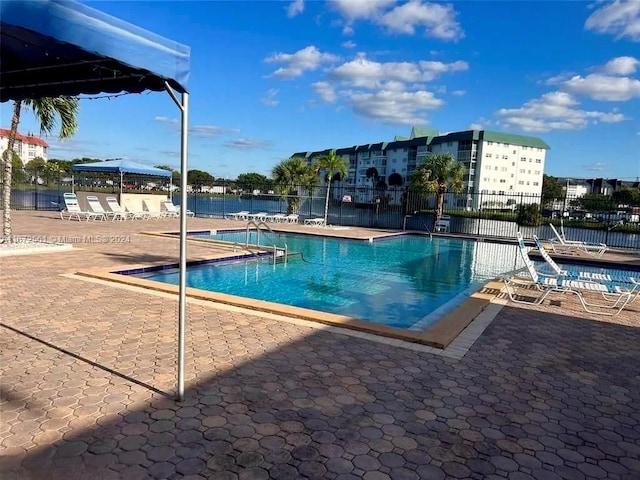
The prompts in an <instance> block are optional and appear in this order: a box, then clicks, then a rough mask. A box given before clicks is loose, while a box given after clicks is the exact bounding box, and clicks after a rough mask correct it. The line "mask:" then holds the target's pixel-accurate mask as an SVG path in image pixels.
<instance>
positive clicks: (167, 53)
mask: <svg viewBox="0 0 640 480" xmlns="http://www.w3.org/2000/svg"><path fill="white" fill-rule="evenodd" d="M0 23H1V26H2V43H0V59H1V61H2V77H1V78H0V101H3V102H4V101H6V100H10V99H11V100H16V99H24V98H39V97H47V96H60V95H78V94H81V93H85V94H86V93H88V94H97V93H103V92H106V93H117V92H123V91H124V92H131V93H140V92H144V91H145V90H153V91H164V90H165V82H167V83H169V85H170V86H171V87H172V88H173V89H175V90H176V91H178V92H180V93H183V92H186V91H187V89H186V85H187V81H188V78H189V63H190V49H189V47H187V46H185V45H182V44H180V43H177V42H174V41H171V40H167V39H165V38H163V37H160V36H158V35H156V34H154V33H151V32H148V31H146V30H143V29H141V28H139V27H136V26H135V25H131V24H129V23H127V22H124V21H122V20H119V19H117V18H114V17H112V16H110V15H107V14H105V13H103V12H100V11H98V10H95V9H93V8H90V7H87V6H86V5H82V4H80V3H77V2H72V1H66V0H64V1H57V0H30V1H26V2H25V1H23V0H20V1H14V0H3V1H2V2H0Z"/></svg>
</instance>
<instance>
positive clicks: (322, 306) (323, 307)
mask: <svg viewBox="0 0 640 480" xmlns="http://www.w3.org/2000/svg"><path fill="white" fill-rule="evenodd" d="M245 235H246V233H245V232H244V231H243V232H233V233H218V234H217V235H202V236H199V238H210V239H216V240H227V241H234V242H238V243H244V241H245ZM276 237H277V238H276V242H277V243H278V244H279V245H283V243H284V242H286V243H287V246H288V250H289V252H290V253H291V252H299V253H301V255H292V256H290V257H289V261H288V262H287V263H286V264H285V263H277V264H276V265H274V264H273V262H272V257H269V258H266V257H265V258H264V259H262V260H255V259H249V260H244V259H243V260H236V261H226V262H216V263H209V264H204V265H199V266H190V267H189V268H188V271H187V280H186V282H187V286H189V287H195V288H199V289H203V290H209V291H214V292H221V293H227V294H232V295H237V296H241V297H249V298H253V299H259V300H266V301H270V302H277V303H282V304H286V305H292V306H297V307H304V308H309V309H313V310H320V311H323V312H329V313H334V314H340V315H346V316H349V317H355V318H358V319H362V320H366V321H370V322H376V323H381V324H384V325H388V326H392V327H398V328H405V329H414V330H424V329H425V328H427V327H428V326H429V325H430V324H432V323H434V322H435V321H437V320H438V319H439V318H441V317H442V316H443V315H444V314H446V313H448V312H449V311H451V310H453V309H454V308H455V307H456V306H458V305H459V304H460V303H461V302H462V301H464V299H466V298H467V297H468V295H469V294H470V293H472V292H473V291H476V290H478V289H479V288H480V287H481V286H482V285H483V284H484V283H485V282H486V281H487V280H489V279H492V278H494V277H495V276H496V275H498V274H500V273H503V272H505V271H509V270H512V269H514V268H519V267H520V266H521V265H520V264H518V263H517V261H516V260H517V257H516V253H517V252H516V247H515V246H514V245H504V244H497V243H483V242H475V241H465V240H457V239H445V238H433V239H430V238H429V237H427V236H417V235H398V236H395V237H390V238H386V239H381V240H376V241H373V242H369V241H362V240H346V239H335V238H327V237H317V236H306V235H292V234H286V235H284V234H278V235H276ZM271 238H273V236H271ZM260 240H261V243H262V244H263V245H269V242H268V241H266V239H265V236H264V234H263V235H262V236H261V239H260ZM250 243H256V237H255V236H253V237H251V238H250ZM140 276H142V277H144V278H147V279H150V280H156V281H160V282H166V283H171V284H178V271H177V270H162V271H157V272H147V273H144V274H141V275H140Z"/></svg>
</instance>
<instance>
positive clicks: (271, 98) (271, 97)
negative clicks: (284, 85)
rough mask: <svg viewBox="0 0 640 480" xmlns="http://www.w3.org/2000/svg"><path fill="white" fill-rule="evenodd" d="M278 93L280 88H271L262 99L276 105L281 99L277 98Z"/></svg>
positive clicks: (270, 105) (270, 104) (271, 105)
mask: <svg viewBox="0 0 640 480" xmlns="http://www.w3.org/2000/svg"><path fill="white" fill-rule="evenodd" d="M277 94H278V90H277V89H276V88H270V89H269V90H267V93H266V94H265V96H264V97H263V98H262V100H260V101H261V102H262V103H264V104H265V105H267V106H269V107H275V106H276V105H278V104H279V103H280V101H279V100H276V95H277Z"/></svg>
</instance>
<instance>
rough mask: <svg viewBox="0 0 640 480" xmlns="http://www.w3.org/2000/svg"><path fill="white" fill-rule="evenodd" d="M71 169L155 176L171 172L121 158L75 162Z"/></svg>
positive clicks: (168, 175) (169, 175)
mask: <svg viewBox="0 0 640 480" xmlns="http://www.w3.org/2000/svg"><path fill="white" fill-rule="evenodd" d="M72 169H73V170H74V171H76V172H102V173H134V174H137V175H153V176H155V177H171V176H172V173H171V172H170V171H168V170H163V169H162V168H156V167H150V166H148V165H145V164H143V163H138V162H134V161H131V160H123V159H121V160H106V161H104V162H94V163H76V164H75V165H73V167H72Z"/></svg>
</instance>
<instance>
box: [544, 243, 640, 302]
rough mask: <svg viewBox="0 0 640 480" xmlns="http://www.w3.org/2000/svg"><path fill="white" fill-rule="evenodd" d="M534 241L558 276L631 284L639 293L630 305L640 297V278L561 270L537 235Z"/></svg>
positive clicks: (633, 290)
mask: <svg viewBox="0 0 640 480" xmlns="http://www.w3.org/2000/svg"><path fill="white" fill-rule="evenodd" d="M533 241H534V242H535V244H536V247H538V252H539V253H540V256H541V257H542V258H543V259H544V261H545V262H547V265H549V267H550V268H551V270H552V271H553V273H555V274H556V275H558V276H563V277H569V278H573V279H578V280H588V281H591V282H598V283H603V282H610V283H624V284H629V285H630V286H631V290H630V292H631V293H632V294H633V293H634V292H637V293H636V295H635V296H634V297H633V299H632V300H631V301H630V303H631V302H634V301H635V300H636V299H637V298H638V296H640V277H637V278H636V277H632V276H620V277H615V276H611V275H609V274H608V273H597V272H585V271H580V270H573V269H570V270H566V269H562V268H560V265H558V264H557V263H556V262H555V260H554V259H553V258H551V255H549V252H547V250H546V249H545V248H544V245H543V244H542V242H541V241H540V239H539V238H538V236H537V235H534V236H533Z"/></svg>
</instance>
